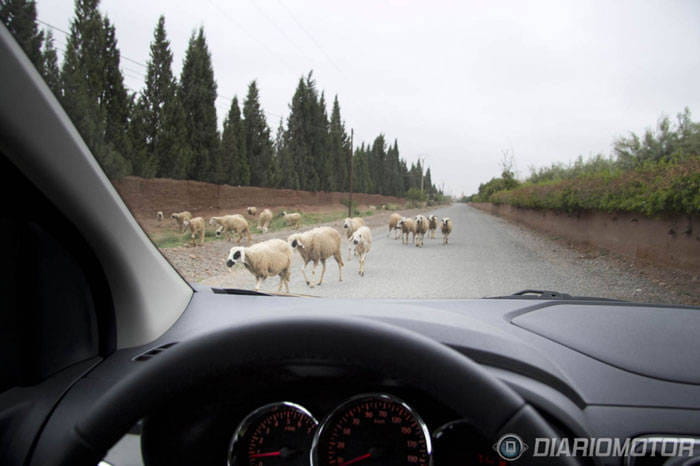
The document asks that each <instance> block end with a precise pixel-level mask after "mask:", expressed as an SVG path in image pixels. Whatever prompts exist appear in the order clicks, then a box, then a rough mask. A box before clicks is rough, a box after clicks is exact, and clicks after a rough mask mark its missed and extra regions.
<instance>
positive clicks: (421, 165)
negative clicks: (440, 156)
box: [418, 157, 425, 192]
mask: <svg viewBox="0 0 700 466" xmlns="http://www.w3.org/2000/svg"><path fill="white" fill-rule="evenodd" d="M418 161H420V163H421V164H420V192H424V191H423V180H424V179H425V175H424V173H425V157H418Z"/></svg>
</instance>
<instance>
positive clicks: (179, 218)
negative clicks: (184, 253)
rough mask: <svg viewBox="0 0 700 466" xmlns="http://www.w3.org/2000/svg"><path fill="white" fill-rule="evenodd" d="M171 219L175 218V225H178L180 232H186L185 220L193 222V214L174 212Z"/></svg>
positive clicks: (184, 211)
mask: <svg viewBox="0 0 700 466" xmlns="http://www.w3.org/2000/svg"><path fill="white" fill-rule="evenodd" d="M170 218H174V219H175V223H177V226H178V227H179V230H180V232H184V231H185V228H186V227H185V220H191V219H192V214H191V213H190V212H189V211H187V210H183V211H182V212H173V213H172V214H170Z"/></svg>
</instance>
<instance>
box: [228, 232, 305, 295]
mask: <svg viewBox="0 0 700 466" xmlns="http://www.w3.org/2000/svg"><path fill="white" fill-rule="evenodd" d="M292 254H293V252H292V248H291V247H289V244H287V243H286V242H285V241H283V240H281V239H269V240H267V241H263V242H261V243H257V244H254V245H252V246H248V247H244V246H235V247H232V248H231V250H230V251H229V254H228V258H227V259H226V265H227V266H228V267H234V266H235V265H237V264H242V265H243V266H244V267H245V268H246V269H247V270H248V272H250V273H252V274H253V276H254V277H255V291H259V290H260V285H261V284H262V282H263V281H265V279H266V278H269V277H274V276H275V275H278V276H279V277H280V284H279V286H278V287H277V292H281V291H282V286H284V287H285V289H286V291H287V293H289V279H290V278H291V268H292Z"/></svg>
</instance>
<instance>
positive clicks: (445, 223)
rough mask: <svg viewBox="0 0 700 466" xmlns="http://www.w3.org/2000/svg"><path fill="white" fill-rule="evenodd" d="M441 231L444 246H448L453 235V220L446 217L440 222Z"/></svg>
mask: <svg viewBox="0 0 700 466" xmlns="http://www.w3.org/2000/svg"><path fill="white" fill-rule="evenodd" d="M440 230H441V231H442V244H447V241H448V239H449V236H450V233H452V219H451V218H450V217H444V218H443V219H442V222H440Z"/></svg>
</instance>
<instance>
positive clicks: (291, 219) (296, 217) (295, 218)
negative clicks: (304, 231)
mask: <svg viewBox="0 0 700 466" xmlns="http://www.w3.org/2000/svg"><path fill="white" fill-rule="evenodd" d="M280 215H282V217H284V221H285V222H287V226H290V227H294V229H295V230H298V229H299V225H300V224H301V214H300V213H298V212H293V213H291V214H288V213H287V212H285V211H282V213H281V214H280Z"/></svg>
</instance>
